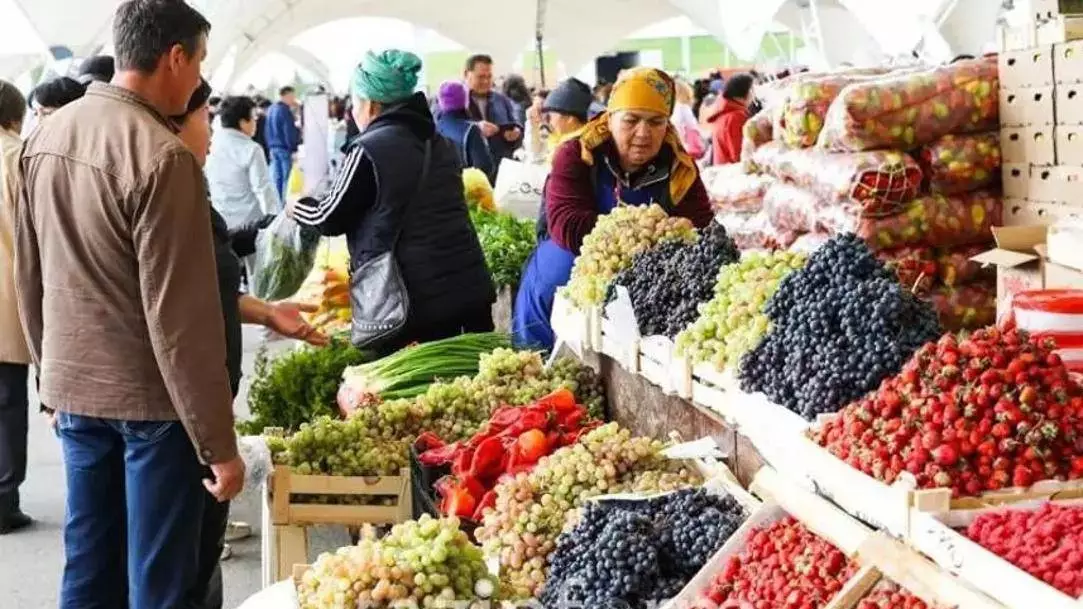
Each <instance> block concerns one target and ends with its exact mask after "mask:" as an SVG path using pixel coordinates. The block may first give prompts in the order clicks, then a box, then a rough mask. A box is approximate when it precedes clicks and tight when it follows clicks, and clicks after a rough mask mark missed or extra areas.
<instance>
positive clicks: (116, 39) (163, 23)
mask: <svg viewBox="0 0 1083 609" xmlns="http://www.w3.org/2000/svg"><path fill="white" fill-rule="evenodd" d="M210 31H211V24H210V22H209V21H207V19H206V18H205V17H203V15H201V14H200V13H199V11H197V10H196V9H194V8H192V7H191V6H189V5H188V4H187V3H186V2H183V1H181V0H128V1H127V2H125V3H123V4H121V5H120V7H119V8H117V12H116V14H115V15H114V16H113V45H114V48H115V52H116V67H117V69H118V70H135V71H138V72H144V73H150V72H153V71H154V70H155V68H157V67H158V61H159V60H160V59H161V58H162V55H165V54H166V53H168V52H169V50H170V49H172V48H173V47H174V46H175V45H178V44H179V45H181V47H182V48H183V49H184V52H185V53H186V54H187V55H188V56H189V57H192V56H193V55H195V54H196V53H197V52H198V51H199V45H200V42H201V40H202V39H203V38H204V37H206V36H207V34H209V33H210Z"/></svg>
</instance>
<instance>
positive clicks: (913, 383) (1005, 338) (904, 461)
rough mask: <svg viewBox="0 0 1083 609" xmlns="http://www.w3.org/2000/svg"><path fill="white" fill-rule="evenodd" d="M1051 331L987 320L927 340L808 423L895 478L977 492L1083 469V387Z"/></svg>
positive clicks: (841, 449) (881, 474) (868, 466)
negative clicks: (890, 372) (898, 365)
mask: <svg viewBox="0 0 1083 609" xmlns="http://www.w3.org/2000/svg"><path fill="white" fill-rule="evenodd" d="M1054 348H1055V346H1054V345H1053V343H1052V341H1050V340H1049V339H1041V340H1039V339H1035V338H1031V337H1029V336H1028V335H1027V334H1026V333H1024V332H1022V331H1017V330H1009V331H1001V330H997V329H995V328H986V329H983V330H979V331H977V332H974V333H973V334H971V335H970V336H969V337H968V338H962V337H958V336H956V335H953V334H947V335H945V336H943V337H942V338H941V339H940V340H939V341H938V342H936V343H929V344H926V345H925V346H923V347H922V348H921V349H920V350H918V352H917V353H915V355H914V357H913V358H912V359H911V360H910V361H909V362H907V364H906V366H905V367H904V368H903V370H902V372H901V373H900V374H898V375H897V376H894V377H890V378H888V379H886V380H885V381H884V382H883V383H882V384H881V385H880V388H879V389H878V390H877V391H875V392H872V393H870V394H868V395H866V396H865V397H864V398H862V399H861V400H859V401H857V402H854V403H853V404H851V405H849V406H847V407H846V408H844V409H843V410H842V412H840V413H839V416H837V417H833V418H831V419H830V420H828V421H826V422H825V423H824V424H823V425H822V426H820V427H819V428H818V429H816V430H815V431H813V432H812V437H813V439H814V440H815V441H816V442H817V443H818V444H820V445H821V446H824V447H826V448H827V449H828V450H829V451H830V452H831V453H832V454H833V455H835V456H836V457H838V458H840V459H842V460H843V461H846V462H847V463H849V464H850V465H851V466H853V467H854V468H857V469H859V470H861V471H862V472H865V473H866V474H869V475H871V476H873V477H875V478H877V479H879V480H883V481H884V482H887V483H889V484H890V483H891V482H894V481H895V479H896V478H898V477H899V475H900V474H901V473H903V472H909V473H911V474H913V475H914V477H915V478H916V479H917V483H918V486H919V488H950V489H952V492H953V495H954V496H973V495H978V494H980V493H982V492H985V491H994V490H998V489H1002V488H1006V487H1025V486H1029V485H1031V484H1033V483H1034V482H1037V481H1039V480H1045V479H1053V478H1056V479H1062V480H1063V479H1074V478H1079V477H1081V476H1083V387H1081V386H1080V385H1079V383H1078V382H1077V381H1075V380H1074V379H1072V378H1070V377H1069V372H1068V369H1067V368H1066V367H1065V366H1064V364H1063V363H1062V362H1061V360H1060V357H1059V356H1058V355H1056V354H1055V353H1053V349H1054Z"/></svg>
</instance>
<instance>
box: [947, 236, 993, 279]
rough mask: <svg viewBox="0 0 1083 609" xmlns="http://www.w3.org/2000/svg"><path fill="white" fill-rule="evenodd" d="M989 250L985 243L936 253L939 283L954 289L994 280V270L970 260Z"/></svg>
mask: <svg viewBox="0 0 1083 609" xmlns="http://www.w3.org/2000/svg"><path fill="white" fill-rule="evenodd" d="M987 249H989V245H988V244H986V243H979V244H976V245H965V246H963V247H957V248H949V249H942V250H940V251H939V252H938V253H937V256H936V266H937V270H938V271H939V274H940V282H941V283H943V284H944V285H946V286H949V287H954V286H957V285H964V284H967V283H972V282H974V281H975V280H978V279H988V278H995V276H996V269H994V268H992V267H985V266H983V265H982V264H981V263H980V262H975V261H974V260H972V258H973V257H974V256H977V255H978V254H980V253H982V252H984V251H985V250H987Z"/></svg>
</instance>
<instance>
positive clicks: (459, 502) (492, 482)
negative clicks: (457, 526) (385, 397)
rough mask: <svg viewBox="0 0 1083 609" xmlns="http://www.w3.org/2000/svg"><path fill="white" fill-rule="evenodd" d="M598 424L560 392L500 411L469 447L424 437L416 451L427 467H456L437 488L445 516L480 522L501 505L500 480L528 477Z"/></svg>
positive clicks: (572, 397)
mask: <svg viewBox="0 0 1083 609" xmlns="http://www.w3.org/2000/svg"><path fill="white" fill-rule="evenodd" d="M599 425H601V422H600V421H597V420H591V419H590V417H589V415H588V414H587V409H586V408H584V407H582V406H580V405H578V404H576V403H575V395H574V394H572V392H571V391H568V390H567V389H559V390H557V391H555V392H553V393H552V394H550V395H548V396H546V397H544V398H542V399H540V400H538V401H537V402H536V403H534V404H530V405H528V406H521V407H519V406H501V407H500V408H498V409H497V410H496V412H494V413H493V416H491V417H490V418H489V421H488V422H486V423H485V424H484V425H483V426H482V429H481V431H479V432H478V433H476V434H474V436H473V437H471V438H470V439H469V440H466V441H464V442H453V443H451V444H446V443H445V442H444V440H443V439H442V438H440V437H439V436H437V435H435V434H432V433H424V434H421V436H420V437H419V438H418V439H417V442H416V443H415V446H416V447H418V448H419V450H421V451H422V452H421V453H420V454H419V455H418V461H419V462H420V463H421V464H422V465H424V466H427V467H442V466H450V467H451V474H450V476H447V477H444V478H442V479H441V480H439V481H438V482H437V484H436V491H437V493H438V494H439V495H440V498H441V501H440V512H441V513H442V514H444V515H447V516H459V517H461V518H467V519H472V520H474V521H480V520H481V517H482V515H483V514H484V510H485V508H489V507H493V506H494V505H496V492H495V491H494V490H493V489H494V488H495V487H496V483H497V481H498V480H500V479H501V478H502V477H504V476H505V475H508V476H516V475H518V474H521V473H525V472H529V471H530V470H531V469H533V468H534V465H535V464H536V463H537V462H538V461H539V460H540V459H541V458H542V457H545V456H546V455H549V454H550V453H552V452H553V451H555V450H557V449H560V448H563V447H565V446H568V445H570V444H575V443H576V442H578V441H579V438H580V436H582V435H583V434H585V433H588V432H590V430H592V429H594V428H596V427H598V426H599Z"/></svg>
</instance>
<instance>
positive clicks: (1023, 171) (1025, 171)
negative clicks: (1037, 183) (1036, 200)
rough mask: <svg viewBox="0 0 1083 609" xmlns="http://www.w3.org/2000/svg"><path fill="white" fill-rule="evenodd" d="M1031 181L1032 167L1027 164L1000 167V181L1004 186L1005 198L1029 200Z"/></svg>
mask: <svg viewBox="0 0 1083 609" xmlns="http://www.w3.org/2000/svg"><path fill="white" fill-rule="evenodd" d="M1029 180H1030V165H1029V164H1027V163H1007V162H1006V163H1003V164H1002V165H1001V166H1000V181H1001V184H1003V186H1004V196H1005V197H1012V198H1016V199H1026V198H1027V182H1028V181H1029Z"/></svg>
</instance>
